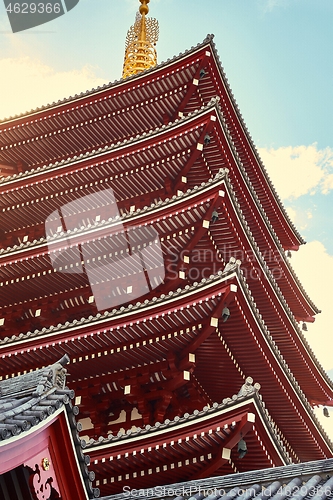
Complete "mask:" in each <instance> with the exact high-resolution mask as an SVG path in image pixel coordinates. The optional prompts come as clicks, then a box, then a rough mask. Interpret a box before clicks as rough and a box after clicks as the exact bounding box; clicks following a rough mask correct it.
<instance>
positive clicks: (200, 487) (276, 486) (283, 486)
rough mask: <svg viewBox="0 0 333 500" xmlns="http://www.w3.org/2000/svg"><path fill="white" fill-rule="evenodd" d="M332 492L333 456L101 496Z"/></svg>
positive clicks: (234, 497) (316, 496) (200, 499)
mask: <svg viewBox="0 0 333 500" xmlns="http://www.w3.org/2000/svg"><path fill="white" fill-rule="evenodd" d="M332 494H333V459H327V460H320V461H315V462H307V463H302V464H297V465H286V466H283V467H276V468H272V469H265V470H259V471H258V470H257V471H251V472H244V473H241V474H231V475H227V476H223V477H212V478H208V479H201V480H197V481H195V480H193V481H186V482H184V483H176V484H171V485H165V486H157V487H155V488H149V490H148V489H147V490H143V489H140V490H128V489H124V493H121V494H118V495H111V496H107V497H103V498H101V500H125V499H131V500H134V499H139V500H145V499H149V500H154V499H163V500H176V499H177V500H187V499H191V500H205V499H208V500H251V499H254V500H270V499H272V500H273V499H274V500H285V499H288V500H289V499H290V500H305V499H307V500H309V499H311V500H324V499H326V498H331V497H332Z"/></svg>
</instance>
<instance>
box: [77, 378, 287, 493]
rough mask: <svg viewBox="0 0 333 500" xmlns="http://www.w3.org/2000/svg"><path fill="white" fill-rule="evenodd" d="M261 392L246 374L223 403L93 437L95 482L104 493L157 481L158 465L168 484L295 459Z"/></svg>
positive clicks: (160, 477)
mask: <svg viewBox="0 0 333 500" xmlns="http://www.w3.org/2000/svg"><path fill="white" fill-rule="evenodd" d="M259 390H260V384H257V383H255V384H254V383H253V380H252V378H251V377H248V378H247V379H246V381H245V383H244V384H243V385H242V387H241V389H240V390H239V392H238V393H237V394H234V395H233V396H232V397H231V398H225V399H224V400H223V402H222V403H220V404H218V403H214V404H212V405H211V406H206V407H204V408H203V409H202V410H195V411H194V412H193V413H191V414H189V413H186V414H185V415H184V416H180V417H178V416H177V417H175V418H174V419H173V420H169V419H166V420H165V421H164V422H158V423H156V424H155V425H152V426H150V425H146V426H145V427H144V428H138V427H135V421H133V427H132V429H130V430H128V431H127V432H126V433H125V432H124V431H119V432H118V435H117V436H112V434H111V435H109V436H108V437H107V438H102V437H100V438H99V439H97V440H90V442H89V443H88V445H87V448H86V451H87V452H88V453H89V454H90V456H91V460H92V462H93V463H94V470H95V472H96V480H97V482H96V486H98V487H100V489H101V493H102V494H103V490H104V491H105V488H106V490H107V491H117V490H118V491H120V490H121V489H122V487H123V485H129V484H131V485H135V488H139V487H140V486H139V485H144V487H148V485H150V486H151V485H154V484H156V476H154V475H152V474H151V473H149V472H147V471H148V470H149V469H152V470H154V468H155V467H156V465H158V468H159V469H160V471H159V474H158V479H157V480H158V482H159V484H165V483H166V482H167V481H170V480H175V478H180V477H181V478H184V479H185V478H195V477H196V478H198V477H203V476H204V475H205V476H207V475H209V474H211V473H213V472H214V474H215V475H217V474H219V475H220V474H221V475H222V474H228V473H230V472H231V471H237V470H249V469H251V468H253V467H257V468H266V467H272V466H277V465H281V464H286V463H291V458H290V456H289V454H288V452H287V449H286V447H285V446H284V443H283V440H284V438H283V435H282V434H281V433H280V431H279V430H278V429H277V426H276V424H275V423H274V421H273V420H272V418H271V416H270V415H269V413H268V411H267V409H266V408H265V405H264V403H263V401H262V398H261V396H260V394H259V392H258V391H259ZM258 436H259V437H258ZM242 438H244V439H245V441H246V445H247V449H248V454H247V456H246V458H244V457H241V458H240V457H239V456H238V451H237V445H238V443H239V441H240V440H241V439H242ZM222 450H223V451H222ZM105 458H107V459H105ZM176 464H177V466H176ZM124 471H126V473H127V474H126V477H125V474H124ZM156 472H158V471H156ZM154 481H155V483H154Z"/></svg>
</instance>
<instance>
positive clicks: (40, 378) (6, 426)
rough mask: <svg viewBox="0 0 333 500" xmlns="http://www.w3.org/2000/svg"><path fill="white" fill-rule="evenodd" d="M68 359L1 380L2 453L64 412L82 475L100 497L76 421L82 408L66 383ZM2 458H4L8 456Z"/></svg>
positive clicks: (84, 443)
mask: <svg viewBox="0 0 333 500" xmlns="http://www.w3.org/2000/svg"><path fill="white" fill-rule="evenodd" d="M68 362H69V358H68V356H67V355H65V356H63V357H62V358H61V359H60V360H59V361H58V362H57V363H54V364H53V365H50V366H47V367H45V368H41V369H40V370H36V371H32V372H28V373H24V374H22V375H19V376H17V377H14V378H8V379H4V380H0V453H1V452H4V451H5V450H6V446H7V445H8V446H11V443H12V442H14V440H15V441H16V442H17V439H18V438H24V437H25V436H28V435H29V436H31V434H33V433H34V432H35V431H38V430H40V429H41V427H47V426H48V425H50V424H51V422H52V421H53V420H54V419H55V418H56V416H57V415H59V414H60V413H61V412H63V411H65V412H66V415H67V419H68V424H69V429H70V435H71V439H72V440H73V441H74V443H75V450H76V460H77V462H78V464H79V470H80V474H81V475H82V478H83V481H84V483H85V487H86V489H87V492H88V494H89V497H90V498H92V497H96V496H98V495H99V491H98V489H93V488H92V486H91V484H92V481H93V480H94V473H93V472H89V471H88V469H87V465H89V463H90V459H89V457H88V456H85V455H84V454H83V451H82V450H83V448H84V447H85V445H86V442H85V441H84V440H81V439H80V437H79V434H78V431H79V430H80V429H81V424H79V423H78V422H76V416H77V415H78V411H79V410H78V407H77V406H73V405H72V403H71V399H73V398H74V391H73V390H70V389H68V387H66V385H65V383H66V372H67V370H66V369H65V368H64V367H65V365H66V364H67V363H68ZM2 457H3V458H5V455H2ZM59 458H60V457H59ZM23 460H24V458H23Z"/></svg>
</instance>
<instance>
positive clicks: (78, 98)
mask: <svg viewBox="0 0 333 500" xmlns="http://www.w3.org/2000/svg"><path fill="white" fill-rule="evenodd" d="M212 39H213V35H207V37H206V38H205V40H204V41H203V42H201V43H199V44H198V45H197V46H196V47H192V48H191V49H189V50H186V51H185V52H183V53H180V54H179V55H178V56H174V57H173V58H171V59H168V60H167V61H165V62H161V63H159V64H158V65H156V66H155V67H153V68H151V69H148V70H145V71H142V72H140V73H139V74H137V75H133V76H130V77H128V78H126V79H121V80H115V81H114V82H112V83H108V84H105V85H103V86H102V87H97V89H94V88H93V89H92V90H87V91H86V92H81V94H79V95H77V94H76V95H75V96H74V97H73V96H70V97H68V98H64V99H62V100H59V101H57V102H53V103H51V104H47V105H45V106H42V107H39V108H36V109H32V110H30V111H27V112H25V113H22V114H20V115H15V116H11V117H9V118H4V119H2V120H0V126H1V128H2V127H3V126H5V125H6V124H9V123H16V124H17V125H18V124H20V123H23V120H27V119H29V118H30V120H31V121H32V120H33V119H34V118H35V117H36V115H40V114H41V113H47V114H49V113H50V112H51V111H55V110H57V109H58V108H59V107H61V108H65V109H70V108H72V107H73V105H74V104H78V103H80V104H81V103H83V102H86V101H84V100H85V99H88V102H90V101H91V99H92V98H94V97H96V96H98V97H103V94H104V93H105V92H108V91H109V90H110V89H115V88H116V89H117V90H118V87H123V86H125V89H122V91H123V92H127V91H128V90H130V89H132V88H133V86H135V83H136V81H137V80H143V81H144V82H145V80H146V79H150V78H151V74H152V73H155V72H156V71H159V70H161V69H162V68H164V69H167V68H169V66H173V65H174V64H175V63H177V62H179V61H182V60H183V59H184V58H188V57H189V56H190V57H192V56H193V55H194V54H195V53H197V52H199V51H201V50H202V48H204V47H206V46H207V45H209V43H210V41H211V40H212ZM133 82H134V85H133Z"/></svg>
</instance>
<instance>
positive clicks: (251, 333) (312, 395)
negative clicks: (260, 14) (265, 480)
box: [0, 0, 333, 495]
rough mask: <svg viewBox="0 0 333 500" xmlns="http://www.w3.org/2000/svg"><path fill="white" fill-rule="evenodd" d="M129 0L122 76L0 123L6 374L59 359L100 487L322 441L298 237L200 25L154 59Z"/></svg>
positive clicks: (279, 462)
mask: <svg viewBox="0 0 333 500" xmlns="http://www.w3.org/2000/svg"><path fill="white" fill-rule="evenodd" d="M140 2H141V6H140V13H139V14H138V17H137V19H136V22H135V25H134V26H133V27H132V28H131V30H130V31H129V34H128V38H127V46H126V56H125V64H124V78H123V79H121V80H120V81H117V82H115V83H113V84H109V85H104V86H103V87H99V88H97V89H93V90H92V91H90V92H86V93H82V94H80V95H76V96H74V97H70V98H68V99H65V100H63V101H58V102H57V103H53V104H51V105H47V106H45V107H43V108H40V109H37V110H35V111H32V112H30V113H27V114H24V115H21V116H19V117H15V118H10V119H7V120H5V121H3V122H1V124H0V138H1V139H0V140H1V148H0V163H1V175H2V177H1V178H0V191H1V212H0V214H1V215H0V216H1V235H0V244H1V249H0V301H1V317H0V339H1V340H0V356H1V365H0V377H1V380H6V379H10V378H11V377H17V376H21V375H22V374H26V373H28V372H30V371H33V370H36V369H41V368H45V367H46V366H48V365H53V364H54V363H56V362H57V361H58V360H59V359H60V358H61V357H62V356H64V355H68V356H69V358H70V364H69V365H68V373H69V376H68V380H67V383H68V386H69V389H74V390H75V394H76V404H77V405H78V407H79V409H80V416H79V417H77V418H79V419H80V422H81V425H83V431H82V432H81V435H82V436H85V439H87V441H88V444H87V447H86V448H85V450H84V452H87V453H88V454H89V455H90V457H91V461H92V467H93V469H94V471H95V474H96V479H95V483H94V484H95V486H96V487H98V488H99V489H100V491H101V494H102V495H110V494H113V493H118V492H122V491H125V489H126V488H129V489H131V488H140V487H142V488H147V487H151V486H155V485H158V484H167V483H171V482H180V481H185V480H189V479H201V478H207V477H209V476H218V475H225V474H230V473H232V472H246V471H250V470H255V469H265V468H268V467H276V466H283V465H286V464H288V463H299V462H305V461H309V460H321V459H325V458H328V457H332V452H333V445H332V443H331V442H330V440H329V439H328V437H327V436H326V434H325V432H324V431H323V429H322V428H321V426H320V424H319V422H318V421H317V419H316V417H315V415H314V412H313V407H314V406H316V405H318V404H323V405H324V404H325V405H330V404H331V402H332V400H333V386H332V382H331V381H330V379H329V378H328V377H327V375H326V374H325V372H324V371H323V369H322V367H321V366H320V364H319V363H318V361H317V360H316V358H315V356H314V354H313V353H312V351H311V349H310V347H309V345H308V344H307V342H306V340H305V338H304V336H303V334H302V331H301V330H302V325H303V324H305V323H306V322H312V321H314V316H315V315H316V314H317V313H318V312H319V311H318V309H317V308H316V307H315V305H314V304H313V303H312V302H311V300H310V298H309V297H308V296H307V294H306V292H305V291H304V289H303V287H302V285H301V283H300V282H299V280H298V278H297V276H296V275H295V273H294V271H293V269H292V267H291V266H290V263H289V261H288V258H287V256H286V254H287V253H288V252H290V251H293V250H297V249H298V248H299V246H300V245H301V244H302V243H304V242H303V240H302V238H301V236H300V235H299V233H298V232H297V230H296V229H295V227H294V226H293V224H292V223H291V221H290V219H289V218H288V216H287V214H286V212H285V209H284V207H283V206H282V203H281V201H280V199H279V197H278V195H277V193H276V192H275V190H274V187H273V185H272V183H271V181H270V179H269V177H268V175H267V173H266V171H265V168H264V166H263V164H262V162H261V160H260V158H259V155H258V153H257V151H256V148H255V146H254V144H253V142H252V139H251V136H250V134H249V132H248V130H247V128H246V125H245V123H244V121H243V118H242V116H241V113H240V111H239V109H238V107H237V104H236V101H235V99H234V97H233V94H232V92H231V89H230V87H229V84H228V81H227V78H226V76H225V74H224V70H223V68H222V66H221V63H220V61H219V58H218V55H217V52H216V49H215V46H214V43H213V37H212V36H208V37H207V38H206V39H205V40H204V41H203V42H202V43H201V44H199V45H197V46H196V47H194V48H192V49H191V50H189V51H186V52H185V53H184V54H181V55H179V56H177V57H174V58H173V59H171V60H168V61H167V62H166V63H162V64H160V65H157V66H156V65H155V64H156V53H155V49H154V44H155V42H156V40H157V34H158V26H157V23H156V21H155V20H152V19H150V18H148V17H146V16H147V14H148V5H147V4H148V3H149V0H140ZM0 396H1V393H0ZM1 422H2V421H1V415H0V428H1V425H2V424H1ZM5 423H6V422H5ZM6 439H7V440H8V439H9V441H10V438H8V437H6ZM9 441H8V442H9ZM5 443H6V440H5V441H4V444H5ZM4 449H6V448H5V447H4ZM0 477H1V476H0ZM92 491H93V490H92ZM96 491H97V490H95V492H96Z"/></svg>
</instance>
